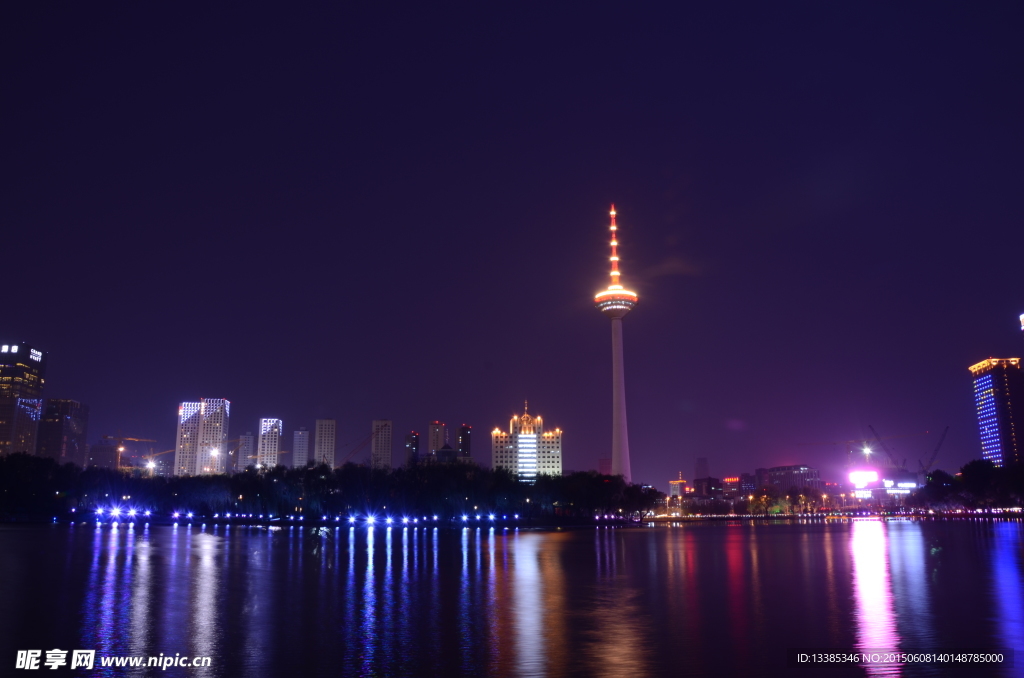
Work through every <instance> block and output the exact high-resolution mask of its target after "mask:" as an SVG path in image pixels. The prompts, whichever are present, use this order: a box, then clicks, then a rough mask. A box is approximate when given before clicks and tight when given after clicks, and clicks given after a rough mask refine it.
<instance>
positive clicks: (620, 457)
mask: <svg viewBox="0 0 1024 678" xmlns="http://www.w3.org/2000/svg"><path fill="white" fill-rule="evenodd" d="M609 214H610V215H611V218H612V223H611V226H609V230H610V231H611V232H612V243H611V244H612V256H611V257H610V261H611V262H612V270H611V284H610V285H608V289H606V290H604V291H603V292H598V293H597V294H596V295H594V304H595V305H596V306H597V310H599V311H601V313H604V314H605V315H606V316H608V317H609V318H611V319H612V475H621V476H622V477H623V478H624V479H625V480H626V482H627V483H629V482H631V479H632V474H631V473H630V469H629V429H628V428H627V426H626V382H625V377H624V370H623V367H622V317H623V316H624V315H626V314H627V313H629V312H630V311H632V310H633V307H634V306H636V304H637V301H639V298H638V297H637V295H636V292H630V291H629V290H627V289H624V288H623V287H622V285H621V284H620V283H619V255H618V247H619V235H618V232H619V228H618V226H616V225H615V205H612V209H611V212H609Z"/></svg>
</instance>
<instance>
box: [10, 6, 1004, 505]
mask: <svg viewBox="0 0 1024 678" xmlns="http://www.w3.org/2000/svg"><path fill="white" fill-rule="evenodd" d="M207 11H208V12H209V14H208V15H207V16H206V19H207V20H204V21H201V22H197V21H195V18H194V17H186V16H184V15H178V14H174V13H171V12H169V10H166V11H165V10H163V9H160V8H152V7H139V8H135V9H132V10H131V11H127V12H124V13H121V14H118V16H117V20H116V21H109V20H108V18H107V17H102V16H98V15H95V14H93V13H90V12H88V11H87V10H86V9H85V8H72V9H70V10H69V11H68V12H66V13H61V14H60V16H59V17H54V16H51V15H50V14H49V13H47V12H46V11H44V9H42V8H31V7H28V8H23V10H20V11H19V13H18V14H17V16H15V17H13V18H12V21H11V23H10V24H9V25H10V26H11V27H12V28H11V36H10V40H9V41H8V48H9V49H10V50H12V52H15V53H17V54H19V55H20V58H19V60H18V61H17V64H18V66H17V67H16V68H12V69H11V70H12V73H13V74H12V79H11V81H10V88H9V97H8V99H9V101H10V102H11V104H10V106H9V107H8V109H7V111H6V113H7V115H8V119H9V129H16V130H18V133H17V134H12V135H11V139H10V146H9V153H8V157H7V162H5V163H4V169H5V181H4V182H2V184H0V185H2V186H3V188H2V189H0V190H2V191H3V192H4V199H5V205H7V206H8V208H7V223H8V225H9V226H8V229H7V233H6V234H5V247H6V248H9V251H11V252H32V253H36V254H35V255H33V256H26V257H15V258H12V260H11V261H10V262H9V267H10V270H9V276H10V280H12V281H18V283H19V284H21V285H22V286H23V288H22V289H23V292H22V293H19V294H14V295H12V296H11V298H10V300H9V303H8V305H7V306H6V307H5V315H4V322H3V332H4V340H5V341H20V340H24V341H26V342H28V343H29V344H31V345H33V346H38V347H40V348H41V350H44V351H46V353H47V355H48V360H49V361H50V365H49V366H48V369H47V377H46V379H47V383H46V389H45V397H47V398H56V399H73V400H75V401H77V402H80V403H82V404H83V405H87V406H88V407H89V408H90V410H89V411H90V415H89V417H90V421H89V433H90V440H89V442H90V443H95V442H96V441H97V440H98V439H100V438H101V437H102V436H104V435H115V434H117V433H118V431H123V432H124V434H125V435H131V436H133V437H137V438H151V439H156V440H158V441H159V443H157V444H154V445H153V447H154V448H155V449H156V450H157V451H158V452H159V451H160V450H164V449H167V448H169V447H172V446H173V444H174V435H175V430H174V422H175V415H176V408H177V405H178V403H181V402H186V401H191V400H192V399H194V398H196V397H197V396H199V395H203V394H211V395H218V394H219V395H223V396H224V397H225V398H228V399H231V400H232V418H233V419H234V420H235V421H236V422H242V424H241V425H236V426H235V428H236V429H237V430H243V431H244V430H254V432H255V428H256V426H257V422H258V421H259V419H260V418H263V417H267V416H274V417H279V418H281V419H282V420H283V421H284V422H285V424H286V426H287V427H288V429H287V431H285V432H284V434H285V435H291V434H290V433H289V431H292V430H294V429H293V427H296V426H298V425H303V426H306V427H307V428H310V430H311V431H313V430H314V429H313V422H315V421H316V420H318V419H328V418H335V419H336V420H337V425H338V426H337V444H338V450H339V453H341V450H342V448H343V446H344V445H345V444H346V443H347V442H348V441H354V440H359V439H361V438H364V437H365V436H366V435H367V429H368V422H372V421H373V420H374V419H377V418H380V417H387V418H389V419H391V420H393V421H394V425H395V431H403V432H405V431H409V430H417V431H421V433H423V434H424V436H425V434H426V432H425V431H424V430H423V429H424V422H426V421H431V420H434V419H437V420H440V421H446V422H450V423H451V424H452V425H455V424H457V423H459V422H463V421H465V422H470V423H472V424H473V425H474V426H476V427H477V429H478V431H488V430H491V428H493V427H494V426H503V425H504V424H505V421H506V417H507V412H506V410H507V406H508V405H507V404H508V403H516V402H521V401H522V400H523V399H525V398H530V400H531V402H532V403H535V404H536V406H537V409H538V410H539V411H542V412H550V413H552V415H555V414H557V421H558V422H559V425H560V426H562V427H564V429H565V430H566V431H567V432H568V433H569V435H570V438H569V441H571V444H570V443H569V441H567V446H566V450H565V457H564V460H563V463H564V466H565V468H567V469H586V468H596V467H597V463H598V462H597V460H598V459H600V458H603V457H606V456H608V455H609V452H610V450H608V441H609V440H610V438H611V429H612V426H611V421H610V417H609V416H608V409H609V408H608V391H609V390H610V387H611V375H610V374H608V370H607V364H608V359H607V358H608V351H607V347H608V341H607V339H608V337H607V319H606V318H602V317H600V316H599V315H598V314H597V313H595V312H594V309H593V306H592V304H591V299H592V298H593V297H592V294H593V292H594V287H595V285H596V283H597V281H599V280H600V279H601V278H602V276H603V275H605V274H606V273H607V270H606V268H605V267H604V266H603V265H602V262H603V261H605V257H606V256H607V252H606V241H605V240H604V238H603V237H602V235H603V231H602V229H603V228H605V227H606V225H607V221H606V217H605V212H606V210H607V205H608V204H610V203H614V204H615V205H616V208H617V209H618V210H619V211H620V213H621V214H622V215H623V223H624V224H625V225H627V226H628V238H627V241H626V242H628V247H626V248H625V249H624V250H623V254H622V256H623V262H622V263H623V265H624V266H623V268H624V270H625V271H626V272H627V273H628V275H629V276H630V279H629V286H630V288H631V289H634V290H635V291H636V292H637V294H638V295H639V296H640V297H642V298H643V308H642V310H641V312H640V313H635V314H631V315H630V320H629V328H628V330H627V334H628V340H627V341H626V342H625V345H624V352H625V363H626V364H627V365H628V371H629V378H628V385H627V388H628V391H629V393H628V395H629V424H630V426H629V443H630V452H631V467H632V468H631V470H632V475H633V480H634V481H637V482H649V483H654V484H655V485H657V486H660V487H663V486H664V483H665V482H666V480H667V479H670V478H674V477H675V476H676V475H677V473H678V471H680V470H683V471H684V472H686V471H687V470H688V469H692V468H693V464H694V461H695V459H696V458H698V457H705V458H708V459H709V460H710V463H711V466H712V468H713V469H723V470H728V469H735V470H737V471H740V470H743V469H747V470H750V469H753V468H756V467H758V466H765V467H769V466H784V465H787V464H808V465H810V466H813V467H815V468H819V469H821V472H822V476H823V477H833V478H834V477H837V476H839V475H840V473H841V470H842V467H843V464H844V462H845V450H843V449H841V447H842V446H841V445H839V444H835V443H833V442H832V441H845V440H851V439H869V438H871V434H870V431H869V430H868V429H867V426H868V425H872V426H874V427H875V428H876V430H878V431H879V434H880V435H881V436H883V437H886V438H889V437H893V438H895V439H894V440H893V441H892V446H893V448H894V451H895V453H896V454H897V455H899V456H900V457H907V458H908V459H909V462H908V464H909V465H911V466H912V465H914V464H915V463H916V461H917V460H918V459H920V458H926V457H927V456H928V455H929V454H930V451H931V449H932V448H933V447H934V441H935V437H936V436H937V435H938V433H939V432H940V431H942V430H944V428H945V427H946V426H949V434H948V437H947V439H946V441H945V444H944V446H943V448H942V451H941V452H940V454H939V457H938V459H937V460H936V467H938V468H944V469H947V470H955V469H957V468H959V467H960V466H961V465H962V464H964V463H966V462H967V461H969V460H971V459H973V458H978V457H980V454H981V451H980V446H979V443H978V429H977V420H976V416H975V411H974V402H973V397H972V391H971V377H970V374H969V373H967V372H966V371H965V369H964V367H965V366H966V365H971V364H974V363H976V362H978V361H981V360H985V359H987V358H990V357H1016V356H1020V355H1021V354H1022V353H1024V340H1022V337H1021V330H1020V325H1019V322H1018V317H1019V316H1020V314H1021V313H1022V312H1024V298H1022V297H1021V292H1020V284H1019V273H1018V271H1019V258H1020V255H1019V252H1021V251H1022V249H1024V233H1022V229H1020V228H1019V223H1020V220H1021V214H1020V207H1019V205H1018V201H1017V200H1016V199H1015V197H1014V196H1015V195H1016V192H1017V186H1019V185H1020V180H1021V173H1022V170H1021V169H1020V167H1019V162H1018V161H1017V159H1018V158H1019V157H1020V156H1021V153H1022V151H1024V132H1022V131H1021V129H1020V126H1019V124H1018V122H1017V121H1018V120H1019V119H1020V114H1021V113H1022V112H1024V101H1022V97H1024V95H1022V93H1021V92H1019V91H1018V90H1017V89H1015V88H1007V87H1006V86H1005V83H1006V82H1016V81H1017V79H1019V63H1020V62H1021V59H1020V50H1021V49H1022V48H1021V47H1020V46H1019V40H1017V36H1016V34H1015V33H1014V32H1013V27H1015V26H1017V25H1019V20H1020V13H1021V10H1020V9H1019V8H1016V7H1014V8H1010V7H1001V8H993V9H991V10H990V11H987V12H982V11H980V10H972V9H970V8H966V7H941V8H933V10H932V11H931V12H930V13H929V15H928V17H927V20H926V21H923V22H922V20H921V15H920V13H919V12H918V11H916V10H915V8H913V7H889V8H885V9H881V8H878V9H876V10H872V11H868V10H865V9H863V8H855V7H832V6H821V7H811V8H802V9H800V10H799V11H797V10H795V9H793V8H783V7H767V6H757V5H754V6H752V7H751V8H749V11H748V12H742V13H733V12H728V11H725V10H724V9H721V8H719V9H711V8H709V9H708V10H707V13H706V14H705V13H700V12H698V11H697V10H696V9H694V8H684V7H678V8H674V9H662V8H650V9H649V10H648V11H647V12H646V13H642V12H637V11H635V10H632V11H631V10H628V9H626V8H624V7H623V8H611V7H588V8H586V9H581V10H570V9H569V8H567V7H556V8H550V9H549V10H547V11H546V12H541V10H539V9H536V10H526V11H524V12H523V13H521V14H516V15H514V16H508V17H506V16H498V15H497V14H495V13H493V12H495V11H496V10H483V9H482V10H481V14H479V15H473V16H469V15H466V16H461V17H455V18H453V17H450V16H447V15H445V13H444V12H439V13H437V14H434V13H431V12H427V11H426V10H425V9H424V8H419V9H413V10H410V12H409V13H408V14H407V15H403V16H402V17H393V16H390V15H386V14H385V13H383V12H380V11H379V10H375V9H374V8H370V7H365V8H349V9H344V10H343V9H341V8H336V9H323V10H312V9H311V10H308V11H309V12H311V13H312V15H313V16H303V17H302V18H301V19H295V20H294V23H288V26H291V28H292V29H293V30H284V29H283V28H282V27H280V26H276V25H275V29H274V30H275V31H278V30H280V31H281V32H282V33H281V37H280V40H278V41H272V42H270V43H268V42H267V41H266V40H263V39H258V38H257V37H255V36H260V35H263V34H264V33H263V30H262V29H261V28H260V26H262V25H263V24H262V23H261V22H262V21H263V19H260V17H259V16H257V14H258V13H246V12H243V13H240V14H236V13H232V12H229V11H228V10H227V9H225V8H216V7H213V8H209V9H208V10H207ZM740 14H742V19H741V18H740V16H739V15H740ZM264 19H265V17H264ZM453 19H457V20H453ZM222 24H223V25H228V26H234V27H235V28H236V29H237V30H232V31H227V32H226V34H225V35H218V36H217V37H216V39H215V38H214V37H213V36H212V35H211V34H210V33H209V32H208V29H207V28H205V27H208V26H219V25H222ZM609 26H615V27H616V31H615V36H616V37H615V40H616V43H617V47H616V49H614V50H609V49H608V44H607V39H608V27H609ZM351 27H358V30H357V29H354V28H351ZM342 33H343V34H344V35H345V36H346V37H345V38H344V39H339V37H338V36H339V35H341V34H342ZM381 35H386V36H388V38H387V39H386V40H380V39H378V37H379V36H381ZM138 36H145V39H144V40H140V39H137V37H138ZM524 36H530V37H531V38H532V39H533V42H534V43H535V44H536V46H537V48H536V49H535V50H530V51H528V53H525V54H524V53H522V50H519V49H516V47H517V46H519V45H521V44H522V40H523V37H524ZM127 43H130V44H131V49H132V54H133V58H132V59H124V58H123V53H124V52H123V51H122V50H119V49H117V48H112V49H111V50H98V49H96V47H95V46H96V45H97V44H104V45H111V46H115V47H116V46H124V45H126V44H127ZM781 44H785V45H790V46H791V49H780V48H779V45H781ZM184 45H194V46H195V48H194V49H191V48H190V49H185V48H184V47H183V46H184ZM385 49H386V54H387V55H388V56H387V57H386V58H385V57H384V56H382V55H383V54H384V52H382V50H385ZM378 57H380V58H378ZM367 60H369V62H372V63H373V64H374V65H373V67H372V68H370V67H368V66H367V63H369V62H368V61H367ZM565 73H572V74H573V77H572V78H569V79H568V80H567V79H566V78H565V77H563V75H562V74H565ZM353 102H357V105H353ZM58 196H59V198H58ZM626 215H628V220H627V219H626V218H625V216H626ZM41 242H45V246H41V245H40V243H41ZM972 248H977V249H976V251H972ZM114 270H116V271H117V274H116V275H115V274H113V273H108V271H114ZM197 278H200V279H201V280H202V281H203V282H202V283H199V282H197V280H196V279H197ZM200 287H201V288H202V289H203V290H204V296H203V297H199V296H198V295H197V294H196V291H197V290H198V289H199V288H200ZM198 299H202V301H198ZM184 300H187V301H188V303H187V304H185V305H186V306H187V308H188V314H187V317H188V321H187V322H185V323H179V322H175V315H174V313H175V311H176V309H179V308H181V307H182V305H183V301H184ZM293 318H297V319H301V322H298V323H296V322H294V321H293V320H292V319H293ZM282 321H283V322H284V323H286V326H282V324H281V323H282ZM114 323H116V327H115V325H114ZM293 365H294V367H293ZM924 431H931V434H929V435H923V433H924ZM897 436H913V437H899V438H896V437H897ZM425 445H426V440H425V437H424V440H423V441H422V442H421V452H422V451H423V449H425ZM284 446H287V443H285V444H284ZM476 456H477V457H479V456H480V454H479V451H478V452H477V455H476Z"/></svg>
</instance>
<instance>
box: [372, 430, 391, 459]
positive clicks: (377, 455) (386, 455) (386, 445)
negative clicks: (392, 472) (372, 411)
mask: <svg viewBox="0 0 1024 678" xmlns="http://www.w3.org/2000/svg"><path fill="white" fill-rule="evenodd" d="M391 443H392V422H391V420H390V419H374V420H373V438H372V439H371V440H370V467H371V468H380V469H387V468H391V451H392V446H391Z"/></svg>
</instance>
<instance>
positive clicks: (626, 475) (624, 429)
mask: <svg viewBox="0 0 1024 678" xmlns="http://www.w3.org/2000/svg"><path fill="white" fill-rule="evenodd" d="M612 475H621V476H622V477H623V479H624V480H625V481H626V482H627V483H630V482H632V474H631V472H630V468H629V428H628V426H627V425H626V376H625V368H624V367H623V360H622V318H612Z"/></svg>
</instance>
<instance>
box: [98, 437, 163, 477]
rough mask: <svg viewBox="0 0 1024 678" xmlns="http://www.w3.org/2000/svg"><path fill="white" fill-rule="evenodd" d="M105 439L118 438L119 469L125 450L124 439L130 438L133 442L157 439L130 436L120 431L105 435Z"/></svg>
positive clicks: (150, 441)
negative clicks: (115, 433) (114, 434)
mask: <svg viewBox="0 0 1024 678" xmlns="http://www.w3.org/2000/svg"><path fill="white" fill-rule="evenodd" d="M103 439H104V440H116V441H117V470H119V471H120V470H121V453H122V452H124V441H126V440H128V441H131V442H133V443H155V442H156V441H155V440H153V439H152V438H130V437H128V436H123V435H121V432H120V431H118V432H117V435H116V436H103Z"/></svg>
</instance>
